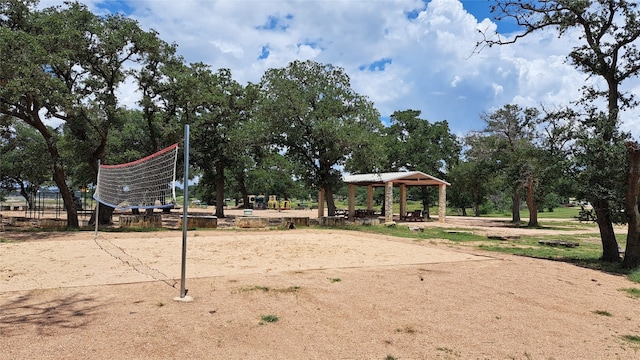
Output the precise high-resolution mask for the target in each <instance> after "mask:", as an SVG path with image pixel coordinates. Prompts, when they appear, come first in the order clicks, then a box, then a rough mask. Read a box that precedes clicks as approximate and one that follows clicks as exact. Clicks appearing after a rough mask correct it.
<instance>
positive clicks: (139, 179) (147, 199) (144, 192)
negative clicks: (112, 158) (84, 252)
mask: <svg viewBox="0 0 640 360" xmlns="http://www.w3.org/2000/svg"><path fill="white" fill-rule="evenodd" d="M177 158H178V144H174V145H172V146H169V147H168V148H166V149H164V150H160V151H158V152H157V153H155V154H152V155H149V156H147V157H145V158H143V159H140V160H136V161H133V162H130V163H126V164H120V165H100V169H99V170H98V181H97V183H98V184H97V186H96V192H95V194H94V195H93V198H94V199H96V200H97V201H99V202H101V203H103V204H105V205H109V206H111V207H114V208H116V209H152V208H167V207H173V206H174V205H175V201H176V195H175V179H176V160H177Z"/></svg>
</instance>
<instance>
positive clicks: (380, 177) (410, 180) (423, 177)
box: [342, 171, 451, 186]
mask: <svg viewBox="0 0 640 360" xmlns="http://www.w3.org/2000/svg"><path fill="white" fill-rule="evenodd" d="M342 180H343V181H344V183H346V184H353V185H360V186H367V185H373V186H384V184H386V183H388V182H392V183H393V185H394V186H399V185H400V184H405V185H407V186H424V185H428V186H433V185H446V186H450V185H451V184H450V183H448V182H446V181H444V180H441V179H438V178H436V177H434V176H431V175H429V174H425V173H423V172H420V171H401V172H388V173H374V174H357V175H346V176H344V177H343V178H342Z"/></svg>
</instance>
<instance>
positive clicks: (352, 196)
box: [348, 184, 356, 221]
mask: <svg viewBox="0 0 640 360" xmlns="http://www.w3.org/2000/svg"><path fill="white" fill-rule="evenodd" d="M348 188H349V221H353V219H354V218H355V216H356V204H355V202H356V186H355V185H353V184H349V187H348Z"/></svg>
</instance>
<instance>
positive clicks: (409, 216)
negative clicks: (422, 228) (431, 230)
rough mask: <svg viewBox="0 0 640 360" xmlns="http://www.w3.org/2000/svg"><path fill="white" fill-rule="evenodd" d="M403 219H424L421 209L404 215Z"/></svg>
mask: <svg viewBox="0 0 640 360" xmlns="http://www.w3.org/2000/svg"><path fill="white" fill-rule="evenodd" d="M402 221H424V217H423V216H422V211H421V210H414V211H412V212H409V213H407V214H406V215H405V216H403V217H402Z"/></svg>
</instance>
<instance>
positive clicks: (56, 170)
mask: <svg viewBox="0 0 640 360" xmlns="http://www.w3.org/2000/svg"><path fill="white" fill-rule="evenodd" d="M27 100H28V102H29V106H28V108H29V110H28V111H27V112H25V113H20V114H12V115H13V116H17V117H19V118H20V119H22V120H24V122H26V123H27V124H29V125H30V126H33V128H35V129H36V130H38V132H39V133H40V135H42V137H43V138H44V140H45V142H46V143H47V150H48V151H49V155H50V156H51V162H52V164H53V166H52V170H53V181H54V182H55V183H56V186H58V190H59V191H60V196H61V197H62V202H63V203H64V206H65V209H66V210H67V227H70V228H78V227H79V223H78V209H76V202H75V201H74V199H73V193H72V192H71V190H69V187H68V186H67V181H66V175H65V173H64V168H63V167H62V159H61V157H60V153H59V152H58V145H57V143H56V139H55V138H54V136H53V134H51V131H50V130H49V128H48V127H47V126H46V125H45V124H44V122H42V119H41V118H40V114H39V113H38V111H39V110H40V106H39V103H38V102H37V101H35V100H34V99H32V98H31V97H27Z"/></svg>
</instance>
